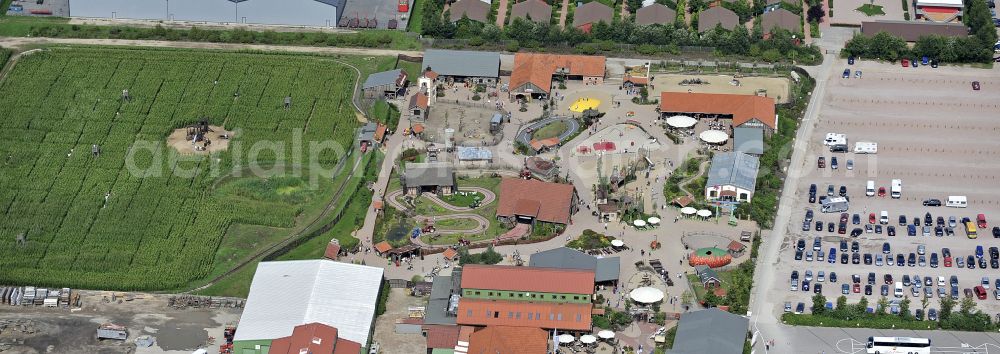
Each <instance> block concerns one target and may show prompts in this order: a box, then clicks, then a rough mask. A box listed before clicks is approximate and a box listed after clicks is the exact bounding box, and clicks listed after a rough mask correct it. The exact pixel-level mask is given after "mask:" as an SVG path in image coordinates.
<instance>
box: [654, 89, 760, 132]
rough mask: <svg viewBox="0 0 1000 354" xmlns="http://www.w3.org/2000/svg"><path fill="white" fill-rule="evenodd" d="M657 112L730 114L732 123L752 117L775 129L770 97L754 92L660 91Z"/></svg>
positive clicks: (740, 122)
mask: <svg viewBox="0 0 1000 354" xmlns="http://www.w3.org/2000/svg"><path fill="white" fill-rule="evenodd" d="M660 111H661V112H684V113H708V114H732V115H733V126H734V127H736V126H739V125H741V124H743V123H746V122H748V121H750V120H752V119H757V120H760V121H761V123H764V125H766V126H768V127H770V128H771V129H775V128H776V124H777V122H776V119H777V118H776V117H775V115H774V99H772V98H769V97H762V96H756V95H730V94H720V93H687V92H663V93H661V94H660Z"/></svg>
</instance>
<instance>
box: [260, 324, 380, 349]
mask: <svg viewBox="0 0 1000 354" xmlns="http://www.w3.org/2000/svg"><path fill="white" fill-rule="evenodd" d="M360 352H361V344H359V343H357V342H352V341H349V340H346V339H343V338H338V337H337V329H336V328H333V327H330V326H327V325H324V324H321V323H315V322H314V323H307V324H304V325H299V326H295V329H293V330H292V335H291V336H288V337H283V338H276V339H274V340H272V341H271V348H270V350H268V351H267V353H268V354H300V353H311V354H357V353H360Z"/></svg>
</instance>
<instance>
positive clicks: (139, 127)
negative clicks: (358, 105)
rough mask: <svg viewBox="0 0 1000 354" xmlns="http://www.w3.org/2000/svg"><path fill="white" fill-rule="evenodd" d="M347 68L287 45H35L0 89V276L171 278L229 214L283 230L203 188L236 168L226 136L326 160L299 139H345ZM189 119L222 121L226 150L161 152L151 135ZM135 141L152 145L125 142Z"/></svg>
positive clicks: (328, 159)
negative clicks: (287, 49)
mask: <svg viewBox="0 0 1000 354" xmlns="http://www.w3.org/2000/svg"><path fill="white" fill-rule="evenodd" d="M355 78H356V74H355V72H354V70H353V69H350V68H349V67H347V66H344V65H342V64H339V63H337V62H334V61H330V60H325V59H323V58H320V57H310V56H296V55H279V54H250V53H216V52H201V51H178V50H154V49H129V48H123V49H106V48H51V49H48V50H45V51H42V52H39V53H35V54H31V55H27V56H24V57H22V58H20V60H19V62H18V63H17V64H16V66H15V67H14V68H13V69H12V70H11V71H10V72H9V73H8V75H7V77H6V79H5V80H4V81H3V84H2V86H0V97H2V99H0V117H3V119H0V127H2V128H0V186H2V187H0V284H32V285H39V286H66V287H74V288H90V289H121V290H156V289H176V288H179V287H183V286H184V285H185V284H187V283H189V282H191V281H193V280H196V279H200V278H203V277H205V276H206V275H207V274H208V272H209V271H210V270H211V268H212V262H213V258H214V256H215V253H216V251H217V249H218V248H219V244H220V242H221V240H222V238H223V236H224V234H225V232H226V230H227V228H228V227H229V225H230V224H231V223H234V222H237V223H246V224H254V225H263V226H273V227H291V226H293V225H294V222H295V220H294V218H295V216H296V215H298V214H299V213H300V212H301V211H302V210H300V208H299V207H298V206H296V205H289V204H285V203H279V202H264V201H254V200H247V199H245V198H239V197H236V196H229V195H224V194H220V193H212V188H213V183H214V182H216V180H218V179H219V178H222V177H224V175H225V174H226V173H227V172H231V171H239V170H241V169H242V168H243V167H242V166H244V165H246V164H247V157H246V156H237V155H238V154H237V153H236V152H234V150H235V149H234V146H235V145H237V144H241V145H242V146H244V147H246V148H249V147H250V146H253V145H254V144H255V143H258V142H261V141H270V142H274V143H279V144H285V145H286V147H285V148H284V150H282V151H279V152H275V151H277V150H274V151H272V150H263V151H261V152H260V153H259V154H257V155H256V156H255V160H256V161H257V163H259V164H261V165H277V166H282V165H289V164H290V163H294V162H295V161H301V163H303V164H304V163H306V162H308V161H310V159H315V160H317V161H318V162H319V165H320V166H322V167H323V168H326V169H332V168H333V166H334V165H336V163H337V161H338V159H339V158H340V156H338V154H334V153H331V152H330V151H324V152H321V153H317V154H316V155H318V156H309V154H310V153H311V152H310V150H309V148H308V142H311V141H321V140H322V141H329V140H333V141H335V142H337V143H339V144H341V146H343V147H344V148H345V149H346V148H347V147H348V146H349V144H351V143H352V139H353V137H354V134H355V129H356V127H357V126H358V123H357V120H356V115H355V111H354V110H353V107H352V106H351V94H352V92H353V88H354V82H355ZM126 89H127V90H128V92H129V97H130V98H131V99H130V100H124V99H122V96H123V92H122V90H126ZM286 96H291V97H292V100H293V103H292V105H291V107H290V108H288V109H286V108H285V106H284V99H285V97H286ZM202 119H207V120H208V121H209V124H211V125H219V126H224V127H225V129H227V130H230V131H237V134H236V136H235V138H234V139H233V140H232V141H230V149H229V151H225V152H221V153H219V154H217V155H212V156H211V157H209V156H185V157H182V158H177V159H169V158H167V157H168V156H170V155H171V154H172V153H173V150H172V149H170V148H169V147H166V145H165V142H166V137H167V135H169V134H170V133H171V132H172V131H173V130H174V129H178V128H184V127H186V126H188V125H190V124H194V123H196V122H198V121H200V120H202ZM296 136H301V137H302V139H301V140H302V141H304V142H305V144H307V145H306V146H305V147H304V148H302V149H300V150H301V151H296V149H294V148H292V144H293V140H294V139H295V137H296ZM143 142H153V143H157V144H159V149H152V150H149V151H143V150H134V151H138V152H134V153H132V152H130V151H133V148H134V147H135V146H138V145H139V144H141V143H143ZM92 144H97V145H99V146H100V155H99V156H93V154H91V146H92ZM244 150H246V149H244ZM296 159H297V160H296ZM129 164H131V165H132V166H141V167H146V166H154V167H155V168H150V169H149V170H154V171H158V172H157V173H151V174H149V175H136V174H135V173H131V172H130V169H129V168H128V167H129V166H130V165H129ZM212 168H215V169H217V170H219V171H222V174H223V175H222V177H220V176H219V175H213V174H211V173H207V171H210V170H211V169H212ZM176 171H195V172H194V173H191V174H190V175H185V174H178V173H174V172H176ZM326 177H330V176H326Z"/></svg>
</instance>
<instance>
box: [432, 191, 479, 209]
mask: <svg viewBox="0 0 1000 354" xmlns="http://www.w3.org/2000/svg"><path fill="white" fill-rule="evenodd" d="M462 193H465V195H461V194H458V193H452V194H451V195H446V196H442V197H441V200H444V201H445V202H446V203H448V204H451V205H454V206H457V207H460V208H468V207H469V206H471V205H472V203H474V202H476V201H477V200H480V201H481V200H483V197H484V196H483V194H482V193H479V192H462Z"/></svg>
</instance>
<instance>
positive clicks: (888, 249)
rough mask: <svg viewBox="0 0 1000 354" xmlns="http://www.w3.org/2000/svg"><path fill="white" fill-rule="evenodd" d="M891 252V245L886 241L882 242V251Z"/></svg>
mask: <svg viewBox="0 0 1000 354" xmlns="http://www.w3.org/2000/svg"><path fill="white" fill-rule="evenodd" d="M891 252H892V246H890V245H889V243H888V242H882V253H885V254H889V253H891Z"/></svg>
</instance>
